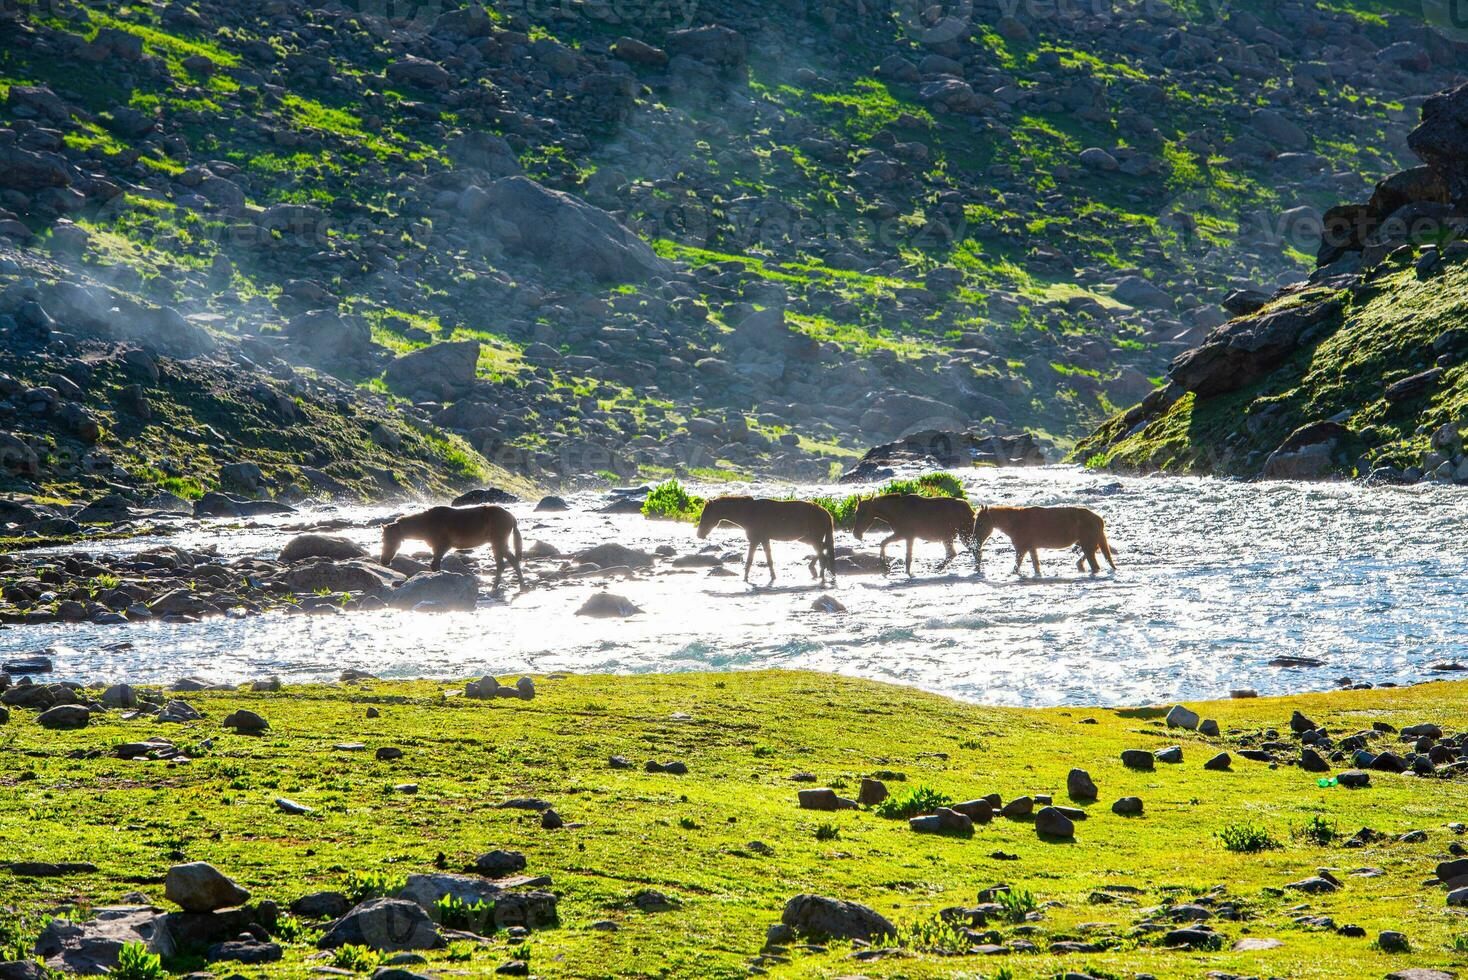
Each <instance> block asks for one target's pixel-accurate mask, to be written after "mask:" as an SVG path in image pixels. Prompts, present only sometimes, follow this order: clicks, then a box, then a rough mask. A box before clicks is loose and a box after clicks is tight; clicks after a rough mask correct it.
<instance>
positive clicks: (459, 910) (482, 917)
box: [434, 895, 494, 931]
mask: <svg viewBox="0 0 1468 980" xmlns="http://www.w3.org/2000/svg"><path fill="white" fill-rule="evenodd" d="M434 909H435V910H436V911H437V912H438V921H439V923H440V924H441V925H443V926H445V927H446V928H449V929H465V930H469V931H474V930H476V929H478V928H480V927H481V926H482V925H483V923H484V922H485V921H486V920H487V919H489V918H490V915H491V913H492V912H493V911H494V906H493V905H490V904H488V903H486V902H485V901H484V899H482V898H481V899H479V900H478V901H476V902H473V903H472V904H471V903H469V902H466V901H464V900H463V899H462V898H458V897H457V896H454V895H444V896H443V897H442V898H440V899H439V900H438V901H437V902H435V903H434Z"/></svg>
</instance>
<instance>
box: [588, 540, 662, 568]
mask: <svg viewBox="0 0 1468 980" xmlns="http://www.w3.org/2000/svg"><path fill="white" fill-rule="evenodd" d="M573 560H574V561H575V563H576V564H578V565H595V566H597V567H598V568H615V567H617V566H619V565H625V566H626V567H628V568H651V567H652V565H653V556H652V555H650V554H648V553H647V552H645V551H638V550H637V549H636V548H629V547H627V546H626V545H621V544H617V543H616V542H608V543H606V544H599V545H597V546H596V547H594V548H587V549H586V550H585V551H581V552H577V553H576V555H575V556H573Z"/></svg>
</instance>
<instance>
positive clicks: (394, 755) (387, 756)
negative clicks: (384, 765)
mask: <svg viewBox="0 0 1468 980" xmlns="http://www.w3.org/2000/svg"><path fill="white" fill-rule="evenodd" d="M376 755H377V761H378V762H391V761H392V760H394V759H401V758H402V757H403V750H402V749H400V748H398V747H397V746H395V745H384V746H383V747H382V748H380V749H378V750H377V753H376Z"/></svg>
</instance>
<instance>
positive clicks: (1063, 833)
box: [1035, 806, 1076, 840]
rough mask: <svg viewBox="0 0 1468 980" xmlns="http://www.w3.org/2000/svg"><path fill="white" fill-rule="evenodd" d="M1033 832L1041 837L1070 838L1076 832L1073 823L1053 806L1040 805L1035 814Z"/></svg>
mask: <svg viewBox="0 0 1468 980" xmlns="http://www.w3.org/2000/svg"><path fill="white" fill-rule="evenodd" d="M1035 833H1037V834H1039V835H1040V836H1041V837H1058V838H1062V839H1067V840H1068V839H1070V838H1072V837H1074V836H1075V834H1076V827H1075V824H1074V823H1073V822H1072V821H1071V819H1070V818H1069V817H1067V816H1066V815H1065V814H1063V813H1061V812H1060V811H1059V810H1058V809H1056V808H1055V807H1053V806H1047V807H1041V808H1040V812H1038V813H1036V814H1035Z"/></svg>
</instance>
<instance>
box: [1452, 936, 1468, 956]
mask: <svg viewBox="0 0 1468 980" xmlns="http://www.w3.org/2000/svg"><path fill="white" fill-rule="evenodd" d="M1453 952H1455V953H1468V936H1454V937H1453Z"/></svg>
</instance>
